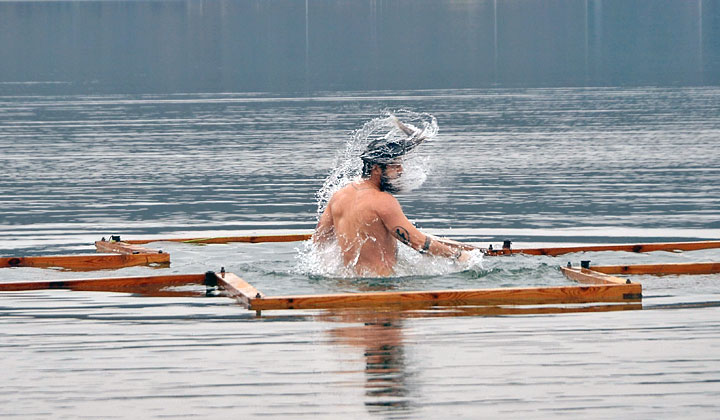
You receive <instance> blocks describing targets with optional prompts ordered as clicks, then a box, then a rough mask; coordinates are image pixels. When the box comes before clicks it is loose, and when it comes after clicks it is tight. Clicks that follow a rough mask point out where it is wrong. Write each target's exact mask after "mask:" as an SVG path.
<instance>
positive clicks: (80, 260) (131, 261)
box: [0, 253, 170, 271]
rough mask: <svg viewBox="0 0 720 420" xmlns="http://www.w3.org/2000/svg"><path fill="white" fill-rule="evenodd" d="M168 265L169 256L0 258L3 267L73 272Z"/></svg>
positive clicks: (114, 255)
mask: <svg viewBox="0 0 720 420" xmlns="http://www.w3.org/2000/svg"><path fill="white" fill-rule="evenodd" d="M169 263H170V254H157V253H155V254H112V255H97V254H91V255H45V256H37V257H0V268H3V267H37V268H50V267H60V268H64V269H68V270H74V271H90V270H101V269H108V268H122V267H131V266H136V265H147V264H163V265H167V264H169Z"/></svg>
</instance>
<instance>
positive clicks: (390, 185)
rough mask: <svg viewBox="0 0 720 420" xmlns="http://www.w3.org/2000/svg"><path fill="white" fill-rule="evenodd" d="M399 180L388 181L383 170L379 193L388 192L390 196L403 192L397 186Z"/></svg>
mask: <svg viewBox="0 0 720 420" xmlns="http://www.w3.org/2000/svg"><path fill="white" fill-rule="evenodd" d="M399 178H400V177H398V178H395V179H390V178H388V177H386V176H385V170H383V173H382V175H381V176H380V191H385V192H389V193H390V194H397V193H400V192H403V189H402V187H401V186H399V185H397V181H398V179H399Z"/></svg>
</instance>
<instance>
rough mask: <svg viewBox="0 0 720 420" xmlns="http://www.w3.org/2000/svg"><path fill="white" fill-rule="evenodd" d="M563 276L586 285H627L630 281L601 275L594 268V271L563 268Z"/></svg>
mask: <svg viewBox="0 0 720 420" xmlns="http://www.w3.org/2000/svg"><path fill="white" fill-rule="evenodd" d="M561 269H562V272H563V274H565V276H566V277H567V278H569V279H571V280H575V281H576V282H578V283H584V284H627V283H628V279H624V278H621V277H615V276H610V275H608V274H604V273H599V272H597V271H594V270H595V267H593V269H592V270H588V269H587V268H571V267H561Z"/></svg>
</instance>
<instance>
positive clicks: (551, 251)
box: [486, 241, 720, 257]
mask: <svg viewBox="0 0 720 420" xmlns="http://www.w3.org/2000/svg"><path fill="white" fill-rule="evenodd" d="M715 248H720V241H701V242H670V243H645V244H619V245H587V246H572V247H559V248H526V249H522V248H518V249H495V250H487V251H486V253H487V254H488V255H510V254H527V255H549V256H553V257H554V256H558V255H563V254H570V253H574V252H590V251H594V252H600V251H625V252H654V251H697V250H701V249H715Z"/></svg>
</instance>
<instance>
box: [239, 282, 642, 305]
mask: <svg viewBox="0 0 720 420" xmlns="http://www.w3.org/2000/svg"><path fill="white" fill-rule="evenodd" d="M641 293H642V286H641V285H640V284H637V283H633V284H602V285H596V284H594V285H589V286H558V287H531V288H502V289H475V290H436V291H407V292H372V293H342V294H332V295H301V296H278V297H265V298H257V299H250V309H253V310H268V309H327V308H354V307H367V306H370V307H372V306H399V307H402V306H411V307H415V308H417V307H432V306H463V305H473V306H478V305H483V306H488V305H534V304H571V303H591V302H639V301H640V300H641V297H642V295H641Z"/></svg>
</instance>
